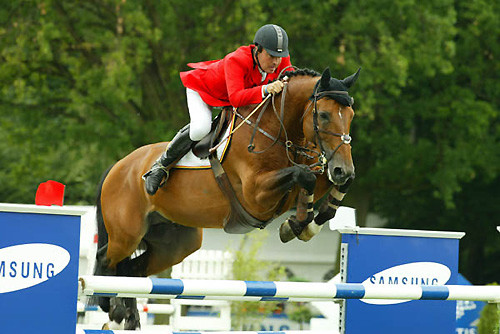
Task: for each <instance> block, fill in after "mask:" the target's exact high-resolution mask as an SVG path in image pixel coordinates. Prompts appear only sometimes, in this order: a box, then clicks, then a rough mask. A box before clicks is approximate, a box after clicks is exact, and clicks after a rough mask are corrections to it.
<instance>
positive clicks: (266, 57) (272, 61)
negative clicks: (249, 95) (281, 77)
mask: <svg viewBox="0 0 500 334" xmlns="http://www.w3.org/2000/svg"><path fill="white" fill-rule="evenodd" d="M257 58H258V59H259V64H260V67H261V68H262V70H263V71H264V72H266V73H274V72H275V71H276V69H277V68H278V66H280V64H281V57H273V56H271V55H270V54H269V53H268V52H267V51H266V50H265V49H262V52H260V53H258V54H257Z"/></svg>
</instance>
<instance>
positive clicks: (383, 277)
mask: <svg viewBox="0 0 500 334" xmlns="http://www.w3.org/2000/svg"><path fill="white" fill-rule="evenodd" d="M450 277H451V270H450V269H449V268H448V267H447V266H445V265H443V264H441V263H436V262H412V263H406V264H401V265H399V266H394V267H391V268H387V269H385V270H382V271H380V272H378V273H376V274H373V275H372V276H370V277H368V278H367V279H366V280H364V282H363V283H362V284H363V285H408V286H410V285H444V284H446V283H447V282H448V280H449V279H450ZM361 301H362V302H364V303H367V304H375V305H388V304H399V303H405V302H408V301H409V300H394V299H361Z"/></svg>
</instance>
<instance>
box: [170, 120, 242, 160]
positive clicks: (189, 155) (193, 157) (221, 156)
mask: <svg viewBox="0 0 500 334" xmlns="http://www.w3.org/2000/svg"><path fill="white" fill-rule="evenodd" d="M234 120H235V115H234V114H233V118H232V120H231V125H230V126H228V127H227V128H226V130H225V131H224V135H222V136H221V138H222V139H221V141H224V144H222V145H220V146H219V147H218V148H217V157H219V161H221V162H222V160H223V159H224V156H225V154H226V152H227V149H228V148H229V143H230V142H231V138H229V139H227V138H228V137H229V134H230V133H231V131H232V130H233V127H234ZM174 168H180V169H208V168H211V166H210V161H209V160H208V158H207V159H200V158H198V157H197V156H196V155H194V153H193V151H189V152H188V153H187V154H186V155H185V156H184V157H182V158H181V160H179V161H178V162H177V164H176V165H175V166H174Z"/></svg>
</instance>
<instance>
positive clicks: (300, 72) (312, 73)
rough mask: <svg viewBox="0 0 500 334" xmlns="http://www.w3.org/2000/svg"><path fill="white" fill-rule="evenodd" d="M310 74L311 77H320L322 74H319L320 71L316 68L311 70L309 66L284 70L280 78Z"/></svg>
mask: <svg viewBox="0 0 500 334" xmlns="http://www.w3.org/2000/svg"><path fill="white" fill-rule="evenodd" d="M299 75H300V76H306V75H307V76H310V77H318V76H321V74H319V73H318V72H316V71H315V70H311V69H309V68H297V69H295V70H294V71H287V72H283V73H281V75H280V77H279V79H280V80H281V79H283V78H284V77H285V76H286V77H289V78H292V77H296V76H299Z"/></svg>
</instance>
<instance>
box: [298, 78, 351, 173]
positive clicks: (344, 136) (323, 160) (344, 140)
mask: <svg viewBox="0 0 500 334" xmlns="http://www.w3.org/2000/svg"><path fill="white" fill-rule="evenodd" d="M335 95H344V96H346V97H347V98H348V99H349V101H350V105H349V106H352V105H353V103H354V99H353V98H352V97H350V96H349V93H348V92H346V91H342V90H329V91H321V92H319V82H318V83H317V84H316V86H315V87H314V93H313V95H312V97H311V98H310V99H311V100H312V103H311V105H313V130H314V141H315V144H316V143H317V145H318V146H319V149H320V154H319V157H318V162H317V163H316V164H314V165H319V167H320V169H319V170H320V174H321V173H323V172H324V171H325V168H326V167H327V165H328V162H330V160H331V159H332V158H333V156H334V155H335V153H337V151H338V150H339V148H340V147H341V146H342V145H349V144H350V143H351V140H352V138H351V136H350V135H349V134H348V133H337V132H332V131H330V130H325V129H321V128H320V127H319V122H318V100H320V99H322V98H324V97H330V98H334V96H335ZM309 109H310V107H308V108H307V110H306V112H305V113H304V115H303V116H302V119H304V117H305V115H306V114H307V113H308V112H309ZM320 133H324V134H327V135H330V136H335V137H340V143H339V144H338V145H337V147H335V149H334V150H333V151H332V152H331V153H330V154H329V156H328V157H327V154H326V150H325V148H324V146H323V141H322V140H321V136H320Z"/></svg>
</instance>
